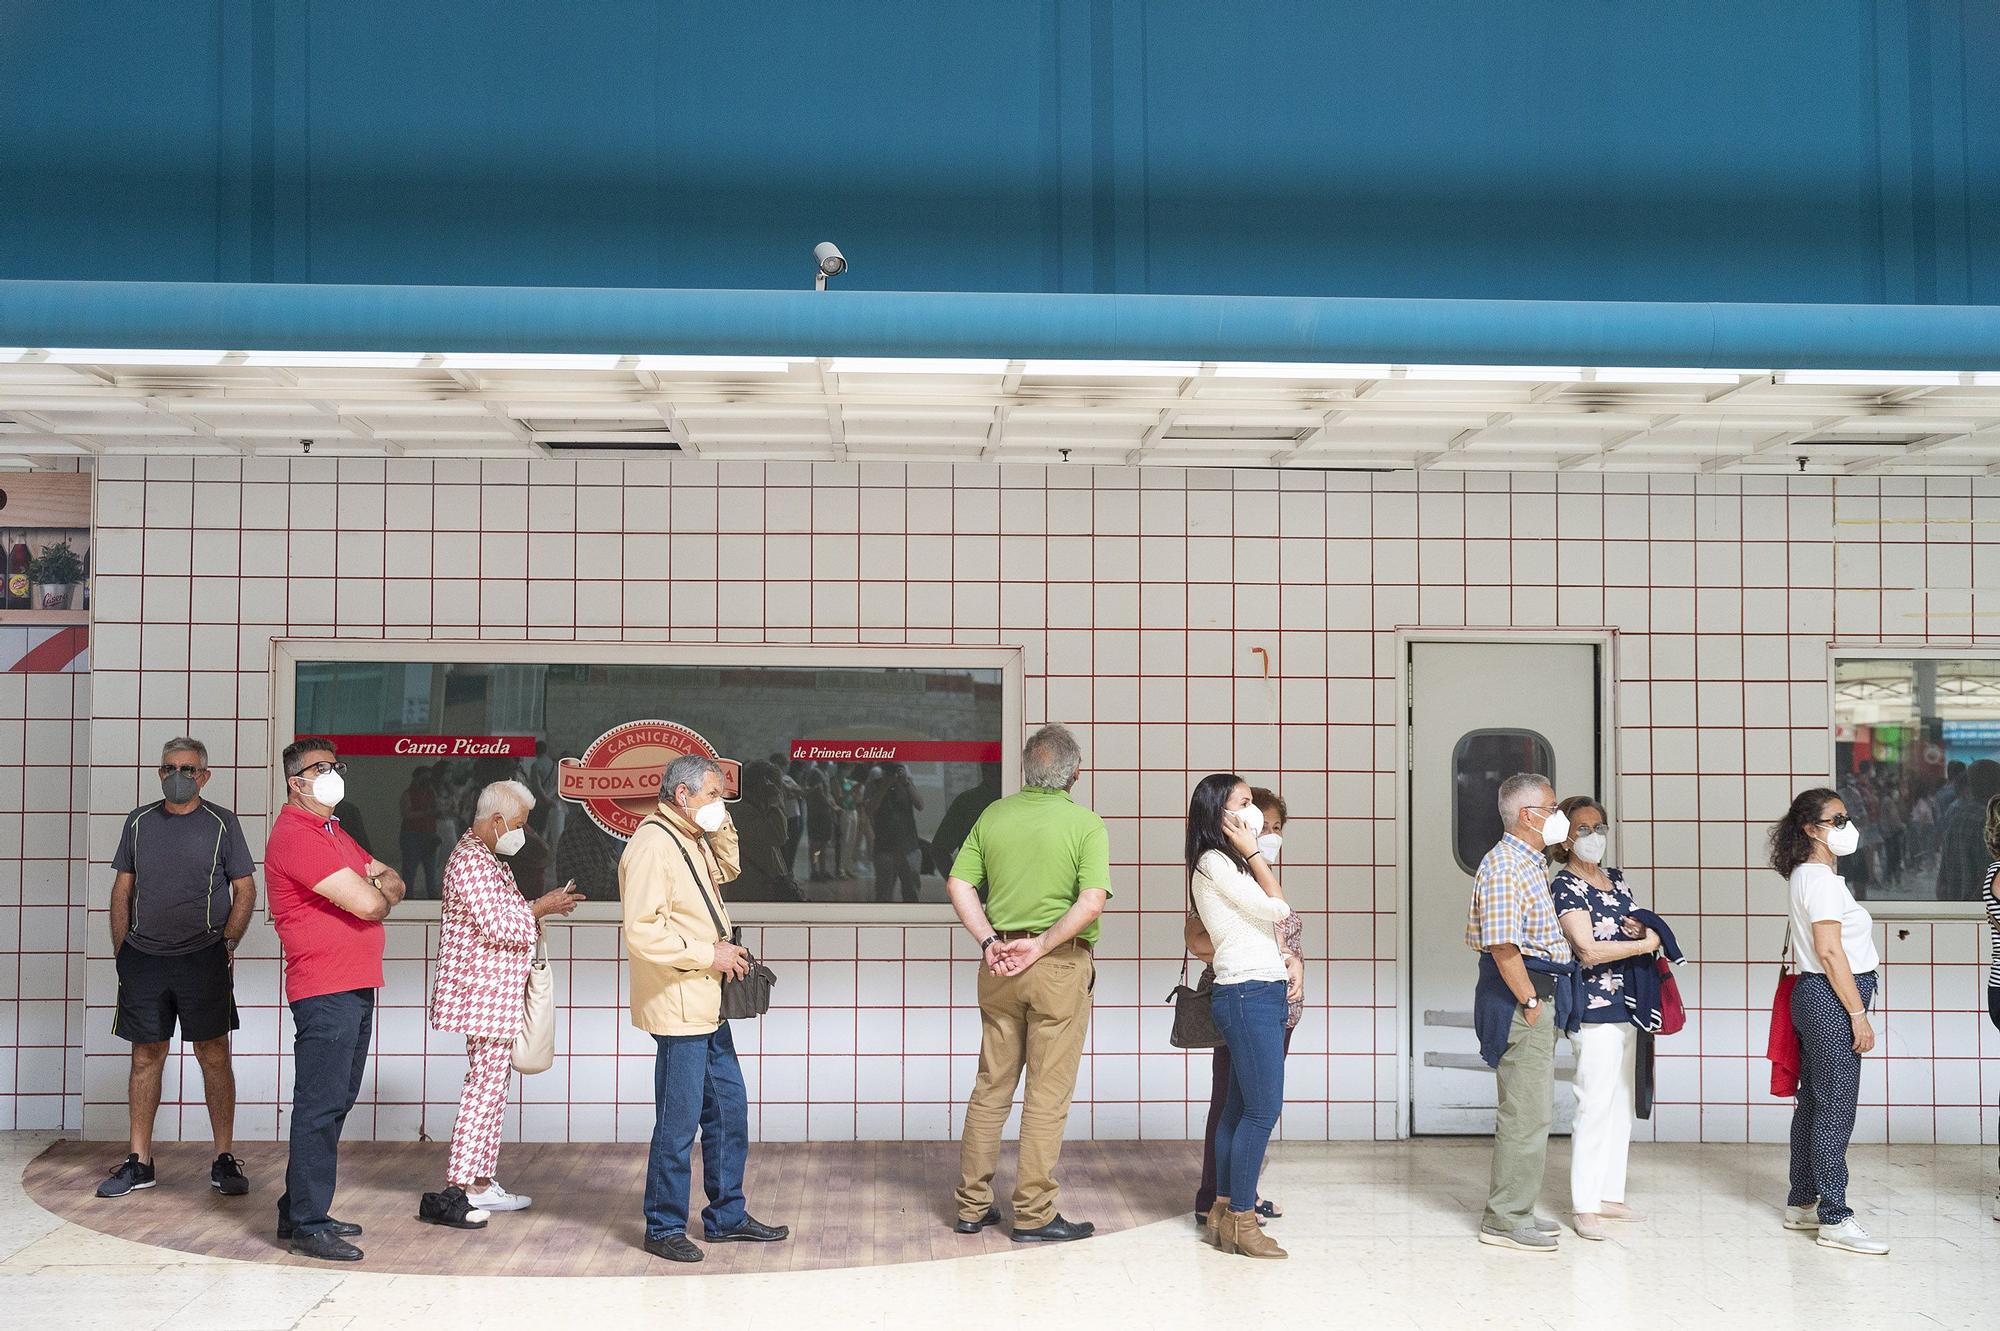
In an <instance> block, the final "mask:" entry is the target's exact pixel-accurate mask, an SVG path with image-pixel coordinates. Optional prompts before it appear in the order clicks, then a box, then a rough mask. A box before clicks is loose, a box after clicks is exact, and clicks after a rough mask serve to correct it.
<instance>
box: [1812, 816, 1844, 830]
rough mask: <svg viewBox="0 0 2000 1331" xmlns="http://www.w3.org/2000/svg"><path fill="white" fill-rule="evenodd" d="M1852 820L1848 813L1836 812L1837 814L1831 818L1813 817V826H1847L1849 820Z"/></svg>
mask: <svg viewBox="0 0 2000 1331" xmlns="http://www.w3.org/2000/svg"><path fill="white" fill-rule="evenodd" d="M1851 821H1852V820H1851V819H1850V818H1848V816H1847V815H1846V814H1844V813H1836V814H1835V815H1833V817H1831V818H1815V819H1813V826H1815V827H1826V826H1829V825H1831V826H1833V827H1845V826H1847V824H1848V823H1849V822H1851Z"/></svg>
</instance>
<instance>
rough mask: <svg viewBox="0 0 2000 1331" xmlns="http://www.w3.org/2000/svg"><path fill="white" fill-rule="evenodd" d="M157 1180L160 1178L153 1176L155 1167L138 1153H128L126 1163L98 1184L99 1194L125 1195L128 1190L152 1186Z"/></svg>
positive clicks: (133, 1190)
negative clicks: (141, 1158) (143, 1159)
mask: <svg viewBox="0 0 2000 1331" xmlns="http://www.w3.org/2000/svg"><path fill="white" fill-rule="evenodd" d="M157 1182H159V1180H158V1179H156V1178H155V1177H154V1176H153V1167H152V1166H151V1165H149V1164H146V1163H144V1162H143V1161H141V1160H140V1159H139V1157H138V1156H137V1155H136V1154H134V1155H128V1156H126V1157H125V1163H124V1164H122V1165H120V1166H118V1168H116V1169H114V1170H112V1171H111V1177H110V1178H108V1179H106V1180H104V1182H102V1183H100V1184H98V1185H97V1195H98V1196H100V1197H123V1196H124V1195H125V1194H126V1193H128V1192H137V1191H138V1190H139V1189H140V1188H150V1187H152V1186H153V1185H154V1184H155V1183H157Z"/></svg>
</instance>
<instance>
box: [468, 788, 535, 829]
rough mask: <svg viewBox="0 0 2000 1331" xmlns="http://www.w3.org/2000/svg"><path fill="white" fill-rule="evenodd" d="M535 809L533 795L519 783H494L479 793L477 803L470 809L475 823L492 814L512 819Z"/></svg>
mask: <svg viewBox="0 0 2000 1331" xmlns="http://www.w3.org/2000/svg"><path fill="white" fill-rule="evenodd" d="M534 807H535V793H534V792H533V791H531V790H529V789H528V788H527V787H526V786H524V785H522V784H521V783H520V782H519V781H495V782H494V783H493V784H492V785H490V786H488V787H486V789H484V790H482V791H480V792H479V803H477V804H475V805H474V806H473V808H472V816H473V819H474V820H475V821H477V820H479V819H484V818H491V817H492V816H493V815H494V814H496V813H497V814H503V815H505V816H507V817H510V818H511V817H512V816H513V815H515V814H517V813H522V814H525V813H527V812H529V811H530V810H532V809H533V808H534Z"/></svg>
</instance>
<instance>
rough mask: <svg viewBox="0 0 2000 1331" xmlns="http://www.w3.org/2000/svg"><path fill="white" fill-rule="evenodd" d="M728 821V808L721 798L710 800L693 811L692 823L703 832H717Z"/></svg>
mask: <svg viewBox="0 0 2000 1331" xmlns="http://www.w3.org/2000/svg"><path fill="white" fill-rule="evenodd" d="M728 821H729V809H728V808H727V807H726V806H725V805H724V804H723V802H722V801H721V800H710V801H709V802H708V803H706V804H704V805H702V806H701V807H700V808H699V809H696V810H695V811H694V825H695V826H696V827H699V828H700V829H701V830H702V831H704V832H718V831H720V830H722V825H723V824H724V823H726V822H728Z"/></svg>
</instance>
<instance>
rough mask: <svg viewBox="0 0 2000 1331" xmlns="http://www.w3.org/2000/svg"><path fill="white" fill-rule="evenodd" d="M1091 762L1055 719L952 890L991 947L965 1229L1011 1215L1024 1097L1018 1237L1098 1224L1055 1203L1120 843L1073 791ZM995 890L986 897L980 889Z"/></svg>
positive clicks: (991, 811) (977, 835)
mask: <svg viewBox="0 0 2000 1331" xmlns="http://www.w3.org/2000/svg"><path fill="white" fill-rule="evenodd" d="M1082 766H1083V753H1082V751H1081V750H1080V749H1078V748H1077V744H1076V739H1075V737H1074V736H1072V735H1071V734H1070V733H1069V731H1068V730H1066V729H1064V728H1063V727H1061V726H1044V727H1042V728H1041V729H1040V730H1038V731H1036V732H1035V733H1034V734H1033V735H1031V736H1030V737H1029V738H1028V743H1027V747H1026V748H1024V749H1023V750H1022V752H1021V777H1022V784H1023V789H1022V790H1021V792H1020V793H1019V794H1017V795H1010V796H1008V797H1007V798H1006V799H1003V800H999V801H996V802H995V803H993V804H991V805H988V806H987V808H986V811H985V812H984V813H982V814H980V815H979V821H978V822H976V823H974V824H973V826H972V831H971V832H970V833H969V834H968V835H967V836H966V838H965V844H964V845H963V846H962V847H960V849H959V852H958V859H957V861H956V862H955V863H954V864H953V865H952V869H951V880H950V881H949V882H948V883H946V884H945V890H946V891H948V892H949V893H950V894H951V904H952V907H953V908H954V909H955V910H957V911H958V918H959V919H960V921H962V922H963V923H964V925H965V927H966V929H967V930H969V931H970V932H971V934H972V936H973V937H974V938H975V939H977V940H978V942H979V946H980V951H981V954H982V958H983V961H982V964H981V966H980V970H979V1015H980V1036H979V1077H978V1079H977V1080H976V1081H974V1082H973V1085H972V1099H971V1101H970V1102H969V1103H968V1104H967V1105H966V1107H965V1137H964V1140H963V1141H962V1142H961V1144H960V1148H959V1167H960V1173H961V1175H962V1177H961V1179H960V1181H959V1185H958V1195H957V1196H958V1219H957V1221H956V1222H955V1224H954V1225H953V1228H954V1229H956V1230H957V1231H958V1232H959V1233H961V1234H977V1233H978V1232H979V1231H980V1230H982V1229H984V1228H986V1227H987V1226H988V1225H993V1224H998V1223H999V1221H1000V1212H999V1210H998V1209H997V1208H995V1207H994V1205H993V1173H994V1170H995V1169H997V1168H998V1166H999V1162H1000V1128H1001V1125H1002V1124H1004V1123H1005V1122H1006V1121H1007V1114H1008V1112H1009V1111H1010V1110H1011V1109H1012V1108H1013V1105H1014V1088H1015V1086H1016V1084H1018V1083H1019V1082H1020V1080H1021V1070H1022V1069H1023V1067H1025V1068H1026V1069H1027V1073H1028V1086H1027V1090H1026V1091H1025V1092H1023V1094H1022V1098H1021V1152H1020V1163H1019V1166H1018V1168H1017V1169H1016V1171H1015V1172H1016V1175H1017V1177H1016V1178H1015V1181H1014V1234H1013V1238H1014V1241H1015V1242H1016V1243H1067V1242H1069V1241H1070V1240H1072V1239H1083V1238H1089V1237H1090V1235H1091V1232H1092V1230H1093V1229H1094V1228H1095V1226H1093V1225H1091V1224H1090V1223H1088V1222H1083V1223H1077V1222H1073V1221H1069V1220H1065V1219H1063V1217H1062V1216H1061V1215H1060V1214H1059V1213H1058V1212H1057V1211H1056V1181H1055V1168H1056V1161H1057V1159H1058V1158H1059V1157H1060V1156H1061V1155H1062V1142H1063V1126H1064V1124H1065V1123H1066V1122H1067V1121H1068V1119H1069V1102H1070V1096H1071V1095H1072V1094H1073V1093H1074V1092H1075V1090H1076V1068H1077V1063H1078V1061H1079V1060H1080V1059H1081V1058H1082V1056H1083V1037H1084V1035H1085V1034H1086V1033H1087V1032H1088V1031H1089V1030H1090V988H1091V983H1092V981H1093V980H1095V979H1096V975H1097V971H1096V968H1095V964H1094V963H1093V962H1092V961H1091V951H1092V949H1093V948H1095V947H1096V945H1097V917H1098V914H1099V913H1100V912H1102V911H1103V909H1104V903H1105V902H1106V901H1107V900H1109V899H1110V897H1111V843H1110V840H1109V838H1108V837H1107V836H1106V835H1105V831H1104V820H1103V819H1102V818H1099V817H1098V816H1097V815H1096V814H1094V813H1092V812H1091V811H1090V810H1088V809H1086V808H1083V807H1082V806H1081V805H1079V804H1077V803H1076V802H1075V801H1074V800H1072V799H1071V798H1070V795H1069V790H1070V787H1071V786H1073V785H1075V784H1076V775H1077V772H1078V770H1079V769H1080V768H1081V767H1082ZM982 885H983V886H984V887H985V889H986V903H985V905H984V906H983V907H982V906H981V904H980V901H979V889H980V887H981V886H982Z"/></svg>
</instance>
